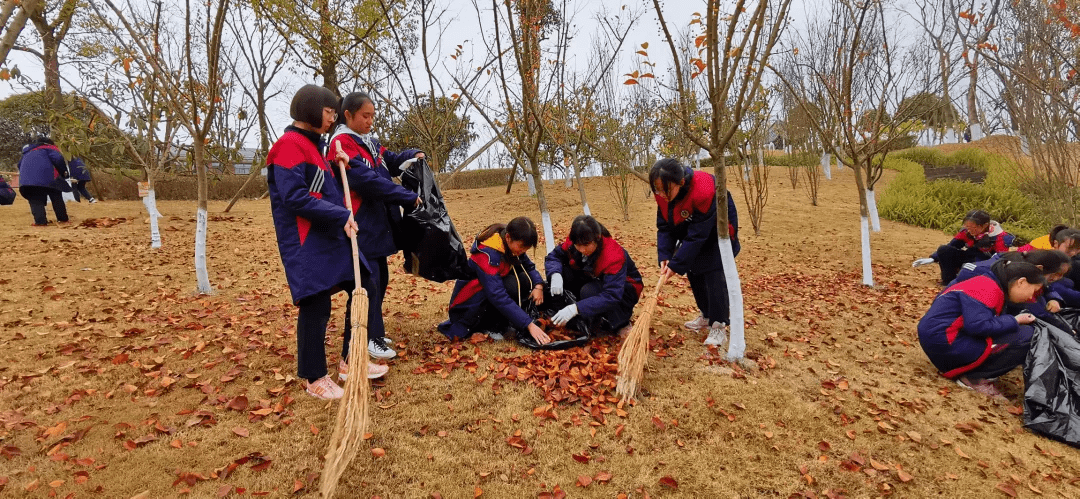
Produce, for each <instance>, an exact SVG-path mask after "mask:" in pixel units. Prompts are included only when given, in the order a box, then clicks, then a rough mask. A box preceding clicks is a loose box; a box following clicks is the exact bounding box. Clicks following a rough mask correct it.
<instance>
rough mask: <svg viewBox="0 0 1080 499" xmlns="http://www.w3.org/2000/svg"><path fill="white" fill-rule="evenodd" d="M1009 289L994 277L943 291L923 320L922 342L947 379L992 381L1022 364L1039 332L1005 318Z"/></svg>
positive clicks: (928, 355)
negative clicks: (1033, 337)
mask: <svg viewBox="0 0 1080 499" xmlns="http://www.w3.org/2000/svg"><path fill="white" fill-rule="evenodd" d="M1006 296H1007V291H1006V289H1005V287H1004V285H1002V283H1001V281H1000V280H999V278H998V277H997V276H995V275H993V273H991V274H990V275H979V276H975V277H972V278H971V279H968V280H966V281H963V282H960V283H957V284H955V285H952V286H949V287H948V288H947V289H945V291H942V293H941V294H940V295H938V297H937V298H935V299H934V303H933V304H931V305H930V310H928V311H927V312H926V315H924V316H923V318H922V320H920V321H919V328H918V330H919V344H920V345H922V348H923V351H924V352H926V356H927V357H929V358H930V362H932V363H933V364H934V366H935V367H937V369H938V370H939V371H941V373H942V375H943V376H945V377H946V378H949V379H955V378H958V377H960V376H968V377H970V378H973V379H987V378H996V377H998V376H1001V375H1003V374H1005V373H1007V372H1009V371H1010V370H1012V369H1013V368H1014V367H1016V366H1019V365H1021V364H1023V362H1024V358H1025V357H1026V355H1027V350H1028V346H1029V345H1030V343H1031V336H1032V334H1033V333H1034V329H1033V328H1032V327H1031V326H1028V325H1025V326H1021V325H1020V324H1019V323H1017V322H1016V318H1015V317H1013V316H1011V315H1002V311H1003V310H1004V308H1005V301H1006Z"/></svg>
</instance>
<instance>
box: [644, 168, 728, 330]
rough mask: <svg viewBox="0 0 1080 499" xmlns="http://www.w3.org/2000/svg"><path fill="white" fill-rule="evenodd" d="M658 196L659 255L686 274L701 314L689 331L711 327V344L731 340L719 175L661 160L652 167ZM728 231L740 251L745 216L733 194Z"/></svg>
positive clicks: (671, 271) (672, 269) (673, 269)
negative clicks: (718, 229)
mask: <svg viewBox="0 0 1080 499" xmlns="http://www.w3.org/2000/svg"><path fill="white" fill-rule="evenodd" d="M649 184H650V185H651V186H652V192H653V195H654V196H655V197H656V253H657V258H658V259H659V261H660V264H661V265H662V266H663V265H664V264H666V265H667V267H666V270H665V272H667V273H668V274H685V275H686V279H687V280H689V281H690V290H691V291H693V293H694V301H696V302H697V307H698V310H700V311H701V315H700V316H698V318H696V319H694V320H692V321H689V322H687V323H686V324H685V326H686V328H687V329H690V330H692V331H699V330H701V329H705V328H708V329H709V335H708V337H706V338H705V344H706V345H721V344H723V343H724V341H726V339H727V335H726V334H725V333H724V328H725V327H726V326H727V324H728V321H729V317H728V316H729V313H730V312H729V309H728V307H729V305H728V292H727V281H726V280H725V278H724V264H723V262H722V261H721V259H720V240H719V237H718V235H717V232H716V179H715V178H714V177H713V176H712V174H710V173H707V172H703V171H698V172H695V171H694V169H693V168H690V167H689V166H684V165H682V164H681V163H679V162H678V161H677V160H674V159H670V158H668V159H661V160H660V161H657V162H656V164H654V165H653V167H652V170H650V171H649ZM727 203H728V231H729V235H730V237H731V247H732V251H734V253H735V255H738V254H739V232H738V230H739V229H738V227H739V216H738V213H736V211H735V201H734V200H733V199H732V198H731V193H730V192H728V199H727Z"/></svg>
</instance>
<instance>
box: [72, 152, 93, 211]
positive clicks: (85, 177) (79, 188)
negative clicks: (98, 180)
mask: <svg viewBox="0 0 1080 499" xmlns="http://www.w3.org/2000/svg"><path fill="white" fill-rule="evenodd" d="M68 170H69V171H70V172H71V180H74V181H75V185H74V186H72V188H73V190H72V194H74V195H75V201H80V199H79V197H80V196H82V197H84V198H86V199H87V200H91V199H94V196H91V195H90V192H89V191H87V190H86V183H87V182H89V181H91V180H93V179H91V178H90V170H89V169H87V168H86V164H84V163H83V161H82V160H81V159H79V158H71V161H68Z"/></svg>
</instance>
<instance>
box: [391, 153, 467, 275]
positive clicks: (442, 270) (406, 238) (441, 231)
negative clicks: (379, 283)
mask: <svg viewBox="0 0 1080 499" xmlns="http://www.w3.org/2000/svg"><path fill="white" fill-rule="evenodd" d="M410 161H411V160H410ZM401 185H402V186H403V187H405V188H406V189H409V190H411V191H413V192H415V193H416V194H417V195H418V196H419V197H420V199H421V201H423V204H421V205H420V206H418V207H416V208H411V211H409V210H410V209H406V213H405V215H404V216H403V217H402V219H401V227H400V230H398V232H397V233H398V241H397V243H398V247H400V248H401V249H402V251H403V252H404V253H405V272H408V273H410V274H413V275H416V276H420V277H423V278H424V279H427V280H429V281H436V282H445V281H448V280H451V279H468V278H470V277H471V275H470V272H469V263H468V262H469V257H468V255H467V254H466V253H465V245H464V243H462V242H461V236H460V235H458V232H457V229H455V228H454V223H453V222H452V221H450V214H449V213H447V211H446V203H444V202H443V197H442V193H441V192H440V191H439V185H438V184H436V183H435V175H434V174H433V173H431V169H430V168H428V166H427V162H425V161H424V160H423V158H421V159H418V160H416V161H411V164H410V165H409V166H408V167H407V168H406V169H405V170H404V171H403V172H402V173H401Z"/></svg>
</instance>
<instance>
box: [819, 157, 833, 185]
mask: <svg viewBox="0 0 1080 499" xmlns="http://www.w3.org/2000/svg"><path fill="white" fill-rule="evenodd" d="M821 171H822V172H823V173H825V178H826V179H827V180H832V155H830V154H829V153H824V154H822V155H821Z"/></svg>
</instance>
